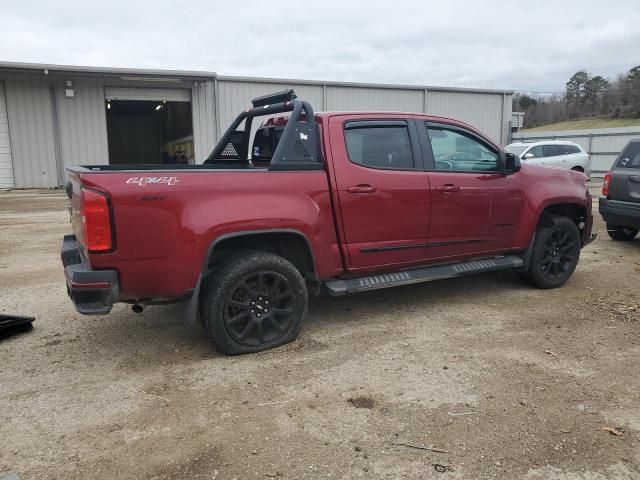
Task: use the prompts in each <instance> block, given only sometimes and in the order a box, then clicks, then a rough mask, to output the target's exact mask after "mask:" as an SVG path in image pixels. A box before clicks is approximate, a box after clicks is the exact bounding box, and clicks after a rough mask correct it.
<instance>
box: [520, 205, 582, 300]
mask: <svg viewBox="0 0 640 480" xmlns="http://www.w3.org/2000/svg"><path fill="white" fill-rule="evenodd" d="M550 219H551V222H550V224H548V225H545V226H540V227H538V230H537V231H536V239H535V242H534V244H533V252H532V254H531V263H530V264H529V269H528V270H527V271H526V272H525V277H526V279H527V280H528V281H529V282H530V283H531V284H532V285H534V286H536V287H538V288H558V287H561V286H562V285H564V284H565V283H566V282H567V280H569V278H570V277H571V275H572V274H573V271H574V270H575V269H576V265H578V259H579V258H580V249H581V248H582V240H581V238H580V231H579V230H578V227H577V226H576V224H575V223H573V221H572V220H571V219H569V218H567V217H562V216H557V215H553V216H551V217H550Z"/></svg>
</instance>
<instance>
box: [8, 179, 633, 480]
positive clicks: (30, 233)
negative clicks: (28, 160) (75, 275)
mask: <svg viewBox="0 0 640 480" xmlns="http://www.w3.org/2000/svg"><path fill="white" fill-rule="evenodd" d="M65 203H66V202H65V197H64V196H63V194H62V193H60V192H58V191H22V192H16V191H11V192H4V193H0V312H2V313H14V314H23V315H34V316H35V317H36V318H37V320H36V322H35V328H34V330H33V331H32V332H30V333H26V334H21V335H18V336H15V337H12V338H10V339H6V340H3V341H2V342H0V360H1V363H0V365H1V369H0V476H1V474H2V473H3V472H16V473H17V474H19V475H20V478H21V479H25V478H26V479H31V478H34V479H37V478H64V479H75V478H86V479H96V478H118V479H128V478H132V479H134V478H135V479H140V478H141V479H218V480H222V479H232V478H237V479H252V478H288V479H305V478H333V479H350V478H356V479H357V478H385V479H386V478H390V479H391V478H399V479H404V478H408V479H425V478H438V479H455V478H469V479H481V478H527V479H543V478H544V479H557V480H560V479H564V480H568V479H589V480H599V479H614V478H615V479H619V478H640V441H639V440H640V375H639V369H638V367H639V365H640V361H639V354H640V335H639V331H640V322H639V320H640V305H639V304H640V291H639V290H638V285H639V283H640V282H639V281H638V280H639V278H640V239H636V240H635V241H634V242H631V243H626V244H625V243H619V242H613V241H612V240H610V239H609V237H608V236H607V235H606V232H604V226H603V224H602V222H601V220H600V218H599V216H597V215H596V216H597V219H596V229H597V230H600V232H601V234H600V237H599V238H598V240H597V241H596V242H595V243H593V244H592V245H590V246H589V247H587V248H586V249H585V250H584V251H583V254H582V259H581V261H580V264H579V266H578V268H577V270H576V273H575V274H574V276H573V278H572V279H571V280H570V281H569V283H568V284H567V285H566V286H565V287H564V288H561V289H558V290H551V291H542V290H536V289H533V288H530V287H528V286H525V285H523V284H522V283H520V281H518V279H517V278H516V276H515V275H514V274H512V273H510V272H498V273H494V274H486V275H482V276H477V277H468V278H463V279H451V280H445V281H441V282H437V283H430V284H422V285H413V286H406V287H399V288H395V289H390V290H384V291H377V292H370V293H365V294H359V295H354V296H349V297H342V298H320V299H312V301H311V305H310V309H309V310H310V314H309V318H308V321H307V324H306V325H305V327H304V328H303V330H302V334H301V336H300V338H299V339H298V340H297V341H296V342H294V343H292V344H289V345H287V346H285V347H282V348H278V349H275V350H271V351H268V352H263V353H260V354H254V355H246V356H241V357H225V356H222V355H221V354H218V353H217V352H215V351H214V350H213V349H212V347H211V346H210V345H209V344H208V343H207V341H206V339H205V338H204V336H203V334H202V333H200V332H192V331H188V330H186V329H185V328H184V327H183V324H182V321H181V317H180V309H179V308H178V307H177V306H165V307H149V308H147V309H146V310H145V311H144V313H143V314H141V315H136V314H134V313H132V312H131V310H130V308H128V307H126V306H124V305H118V306H116V307H115V308H114V310H113V312H112V313H111V315H109V316H105V317H83V316H81V315H78V314H77V313H76V312H75V310H74V308H73V306H72V304H71V303H70V301H69V300H68V299H67V297H66V293H65V287H64V280H63V274H62V269H61V265H60V261H59V257H58V256H59V247H60V241H61V238H62V235H63V234H64V233H68V231H69V224H68V218H67V213H66V210H65V206H66V205H65ZM596 211H597V210H596ZM605 427H613V428H615V429H617V430H616V431H615V432H617V433H619V434H620V435H614V434H612V433H609V432H608V431H606V430H603V428H605ZM415 447H433V448H435V449H437V450H438V451H430V450H423V449H419V448H415Z"/></svg>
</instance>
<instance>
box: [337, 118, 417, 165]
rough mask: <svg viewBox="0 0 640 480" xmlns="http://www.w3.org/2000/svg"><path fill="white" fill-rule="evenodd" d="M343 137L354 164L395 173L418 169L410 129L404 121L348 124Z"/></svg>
mask: <svg viewBox="0 0 640 480" xmlns="http://www.w3.org/2000/svg"><path fill="white" fill-rule="evenodd" d="M344 136H345V140H346V143H347V153H348V154H349V160H350V161H351V162H353V163H356V164H358V165H362V166H364V167H370V168H385V169H392V170H413V169H414V168H415V162H414V158H413V153H412V151H411V140H410V138H409V129H408V126H407V123H406V122H404V121H374V120H372V121H363V122H348V123H347V124H346V125H345V132H344Z"/></svg>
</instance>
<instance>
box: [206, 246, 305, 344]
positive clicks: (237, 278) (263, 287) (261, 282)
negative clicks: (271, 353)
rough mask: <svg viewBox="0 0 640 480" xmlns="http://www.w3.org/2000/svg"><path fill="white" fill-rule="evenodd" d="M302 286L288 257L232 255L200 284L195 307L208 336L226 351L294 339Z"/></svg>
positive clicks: (257, 253)
mask: <svg viewBox="0 0 640 480" xmlns="http://www.w3.org/2000/svg"><path fill="white" fill-rule="evenodd" d="M308 302H309V300H308V295H307V285H306V282H305V280H304V278H303V276H302V274H301V273H300V271H299V270H298V269H297V268H296V267H295V266H294V265H293V264H292V263H291V262H289V261H288V260H287V259H285V258H282V257H280V256H279V255H276V254H273V253H270V252H260V251H255V252H254V251H247V252H243V253H237V254H232V255H230V257H229V258H228V259H227V260H226V261H225V262H223V263H222V264H220V265H219V266H217V267H216V268H215V269H214V270H213V272H212V273H211V275H210V277H209V278H208V279H207V280H206V284H205V285H204V286H203V295H202V296H201V304H200V312H201V315H202V320H203V323H204V327H205V329H206V331H207V334H208V335H209V338H210V339H211V341H212V342H213V343H214V344H215V345H216V347H218V348H219V349H220V350H222V351H223V352H224V353H227V354H229V355H238V354H241V353H252V352H259V351H261V350H266V349H268V348H273V347H277V346H279V345H284V344H285V343H288V342H290V341H292V340H294V339H295V338H296V337H297V336H298V333H299V332H300V328H301V327H302V322H303V320H304V318H305V317H306V315H307V308H308Z"/></svg>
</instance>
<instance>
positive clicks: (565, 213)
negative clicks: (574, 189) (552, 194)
mask: <svg viewBox="0 0 640 480" xmlns="http://www.w3.org/2000/svg"><path fill="white" fill-rule="evenodd" d="M554 215H557V216H561V217H567V218H569V219H571V220H572V221H573V222H574V223H575V224H576V226H577V227H578V230H580V236H582V234H583V230H584V226H585V224H586V221H587V219H588V215H589V212H588V210H587V207H585V206H584V205H583V204H581V203H576V202H554V203H551V204H549V205H546V206H545V207H544V208H543V209H542V211H541V212H540V214H539V215H538V221H537V222H536V230H537V229H538V228H540V227H541V226H549V225H551V224H552V223H553V216H554Z"/></svg>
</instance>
